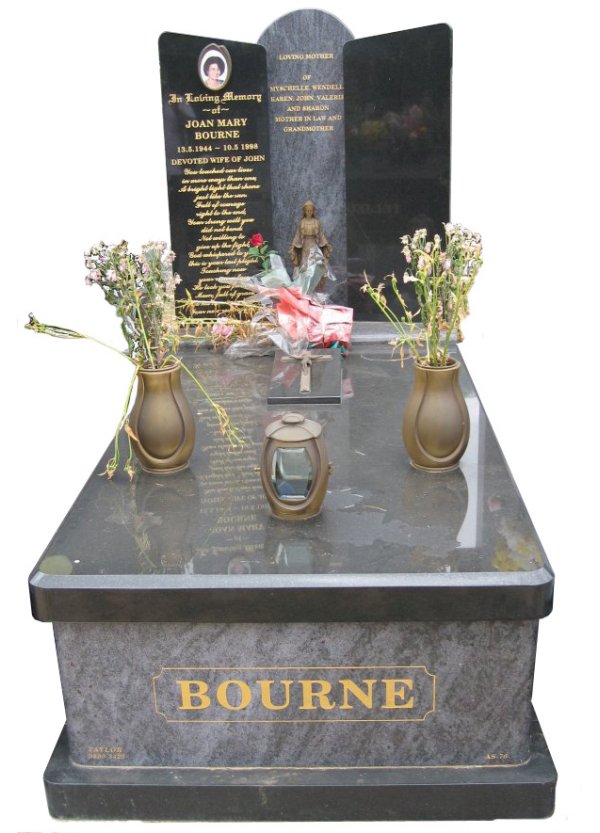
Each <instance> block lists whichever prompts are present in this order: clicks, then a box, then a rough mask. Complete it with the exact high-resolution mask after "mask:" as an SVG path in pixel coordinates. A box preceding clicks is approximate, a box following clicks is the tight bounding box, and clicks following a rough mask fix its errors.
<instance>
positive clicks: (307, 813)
mask: <svg viewBox="0 0 600 833" xmlns="http://www.w3.org/2000/svg"><path fill="white" fill-rule="evenodd" d="M44 783H45V787H46V796H47V800H48V808H49V810H50V814H51V815H52V816H54V817H55V818H64V819H91V820H109V819H123V820H132V819H139V820H142V821H319V820H320V821H349V820H354V821H359V820H365V821H382V820H387V821H391V820H429V821H435V820H491V819H500V818H546V817H548V816H550V815H552V812H553V810H554V795H555V788H556V770H555V768H554V764H553V762H552V758H551V756H550V753H549V751H548V748H547V746H546V742H545V740H544V736H543V734H542V731H541V728H540V726H539V724H538V723H537V721H535V720H534V722H533V724H532V730H531V757H530V758H529V760H528V761H527V762H526V763H524V764H522V765H520V766H491V767H418V766H417V767H395V768H394V767H379V768H354V769H353V768H338V769H327V770H319V769H300V770H298V769H297V770H292V769H287V770H286V769H280V770H278V769H270V768H262V769H260V768H248V769H237V770H236V769H234V768H231V769H229V768H205V769H201V768H182V769H177V768H167V767H158V768H153V769H148V768H140V767H103V768H97V767H82V766H77V765H75V764H73V763H72V762H71V760H70V758H69V753H68V740H67V733H66V729H65V730H63V732H62V734H61V735H60V738H59V740H58V743H57V745H56V748H55V750H54V752H53V754H52V757H51V759H50V762H49V764H48V767H47V768H46V772H45V774H44Z"/></svg>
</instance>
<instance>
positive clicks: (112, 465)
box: [102, 365, 139, 480]
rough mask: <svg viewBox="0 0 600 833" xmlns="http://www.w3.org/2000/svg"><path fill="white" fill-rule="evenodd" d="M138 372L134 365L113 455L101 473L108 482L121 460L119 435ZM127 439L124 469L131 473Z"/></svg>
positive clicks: (130, 457) (131, 450)
mask: <svg viewBox="0 0 600 833" xmlns="http://www.w3.org/2000/svg"><path fill="white" fill-rule="evenodd" d="M138 370H139V367H138V365H136V368H135V371H134V373H133V376H132V377H131V382H130V383H129V388H128V389H127V396H126V397H125V404H124V406H123V410H122V412H121V417H120V419H119V422H118V425H117V429H116V431H115V439H114V454H113V456H112V457H111V458H110V460H109V461H108V463H107V464H106V469H105V470H104V471H103V472H102V473H103V474H106V476H107V477H108V478H109V480H110V478H111V477H112V476H113V474H114V473H115V471H116V470H117V468H118V467H119V460H120V459H121V452H120V451H119V434H120V433H121V431H122V430H123V426H124V425H125V422H126V420H127V414H128V412H129V403H130V401H131V392H132V391H133V386H134V384H135V380H136V379H137V375H138ZM127 439H128V441H129V456H128V458H127V463H126V466H125V468H126V470H127V471H131V460H132V457H133V448H132V447H131V439H130V437H129V435H128V436H127Z"/></svg>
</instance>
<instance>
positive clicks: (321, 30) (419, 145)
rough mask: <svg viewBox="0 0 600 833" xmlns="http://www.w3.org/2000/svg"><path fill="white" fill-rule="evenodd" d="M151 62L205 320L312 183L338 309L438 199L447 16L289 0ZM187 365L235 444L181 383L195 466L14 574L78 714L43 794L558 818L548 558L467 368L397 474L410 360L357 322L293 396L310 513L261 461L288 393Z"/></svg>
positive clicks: (93, 501)
mask: <svg viewBox="0 0 600 833" xmlns="http://www.w3.org/2000/svg"><path fill="white" fill-rule="evenodd" d="M425 47H427V48H425ZM417 49H419V50H420V49H425V52H424V53H423V54H424V55H425V56H426V60H425V58H424V59H423V62H421V63H419V64H418V65H417V66H415V65H414V60H413V59H414V56H415V54H416V53H415V50H417ZM160 60H161V79H162V90H163V112H164V120H165V143H166V151H167V153H166V156H167V174H168V193H169V205H170V212H171V225H172V236H173V239H172V245H173V248H174V249H175V250H176V251H177V252H178V258H179V261H178V263H177V269H178V271H179V272H180V273H181V274H182V277H183V279H184V282H183V286H184V288H186V289H188V290H189V291H190V292H192V291H193V292H194V293H196V297H199V298H200V299H202V300H203V301H205V302H206V314H207V315H208V314H212V315H214V314H215V311H218V309H219V303H220V302H221V301H222V300H223V299H224V298H231V297H233V296H231V295H227V294H225V295H224V294H223V293H229V292H231V291H232V289H231V287H224V286H223V285H222V284H220V283H218V281H217V280H216V278H217V277H219V276H224V275H226V274H228V275H236V274H243V273H244V272H245V270H246V269H247V268H248V263H247V259H246V255H245V241H246V238H247V237H249V236H250V234H252V233H254V232H257V231H259V232H261V233H262V234H263V235H264V236H265V237H270V236H272V239H273V241H274V242H275V244H276V246H277V247H278V248H279V249H280V251H281V252H282V254H285V253H286V251H287V247H288V246H289V243H290V241H291V240H292V239H293V236H294V225H295V224H296V223H297V221H298V208H299V206H301V205H302V204H303V203H304V202H305V201H307V200H311V201H313V202H314V203H315V204H316V206H317V209H318V214H319V218H320V219H321V221H322V223H323V227H324V228H325V229H326V232H327V239H328V241H329V242H330V243H331V247H332V251H331V264H332V272H333V274H334V276H335V278H336V280H335V281H331V283H332V284H334V285H333V287H331V286H330V287H329V289H330V291H331V292H332V293H337V295H338V296H339V295H340V294H343V295H344V298H345V297H346V293H347V295H348V298H349V299H350V300H352V298H353V293H354V289H355V285H354V279H355V277H356V275H357V274H358V273H359V272H362V270H365V271H367V272H368V273H369V274H377V273H379V270H380V269H381V268H382V267H381V264H382V263H384V264H385V263H388V261H387V260H386V258H389V259H390V260H389V263H390V264H391V261H392V260H393V252H392V249H393V247H394V245H395V242H394V241H395V238H396V237H398V236H399V235H400V234H401V233H403V232H404V231H407V230H409V229H406V228H403V227H402V224H403V223H411V224H414V223H415V222H416V221H417V220H419V223H418V224H420V218H423V223H425V222H428V223H430V225H431V227H432V228H435V227H436V224H439V223H441V222H442V221H444V220H446V219H448V217H449V185H450V170H449V159H450V149H449V138H450V134H449V123H450V122H449V119H450V99H449V95H450V69H451V39H450V30H449V29H448V27H446V26H433V27H424V28H423V29H418V30H413V31H411V32H404V33H403V32H400V33H395V34H393V35H383V36H380V37H379V38H367V39H364V40H363V41H360V40H356V41H354V40H352V38H351V35H350V33H349V32H348V31H347V30H346V29H345V27H344V26H343V25H342V24H341V23H339V21H337V20H335V19H333V18H330V16H328V15H324V13H322V12H314V11H301V12H295V13H293V14H292V15H287V16H286V17H284V18H282V20H281V21H277V22H276V23H274V24H273V25H272V26H271V27H269V28H268V29H267V30H266V32H265V33H264V35H263V36H262V37H261V45H252V44H239V43H234V42H230V41H226V40H223V39H222V38H220V37H211V38H204V37H191V36H187V35H174V34H165V35H163V36H162V37H161V39H160ZM424 67H426V69H423V68H424ZM344 98H345V100H344ZM342 103H343V104H344V105H345V110H344V112H342ZM300 128H302V129H300ZM386 159H387V160H388V161H385V160H386ZM344 160H345V161H344ZM344 195H346V196H344ZM390 241H391V242H390ZM398 248H399V245H398ZM379 258H382V260H380V259H379ZM384 268H385V269H387V268H388V267H387V265H386V266H385V267H384ZM233 291H235V290H233ZM337 299H338V298H337V296H336V300H337ZM363 312H365V311H363ZM454 352H455V354H457V355H458V348H454ZM188 353H189V355H187V354H188ZM185 359H186V362H187V363H188V364H189V366H190V367H191V368H192V370H194V371H195V372H196V373H198V374H200V375H201V376H202V378H203V380H205V382H206V385H207V387H208V388H209V389H210V391H211V392H212V394H213V395H214V396H215V398H216V399H218V400H219V401H220V402H222V403H223V405H224V406H225V407H226V408H227V409H228V410H229V411H230V414H231V417H232V419H233V420H234V422H235V423H236V424H237V425H239V426H240V428H242V429H243V430H244V433H245V435H246V437H247V442H246V445H245V446H244V447H242V448H239V449H237V450H235V451H233V452H230V451H228V450H227V449H226V448H225V447H224V446H223V442H222V439H221V437H220V436H219V434H218V431H217V429H216V428H215V427H214V424H213V423H212V422H211V420H210V417H209V409H208V405H207V404H206V402H205V401H204V400H203V399H202V398H201V397H200V396H199V394H198V391H197V389H195V388H194V387H192V386H191V385H189V386H187V390H186V392H187V396H188V398H189V399H190V401H191V404H192V406H193V410H194V411H195V412H197V413H198V417H199V422H198V430H199V434H200V441H199V442H198V443H197V446H196V449H195V451H194V454H193V456H192V459H191V462H190V468H189V470H187V471H185V472H180V473H177V474H173V475H170V476H163V475H161V476H151V475H148V474H146V473H143V472H141V473H139V474H138V475H136V478H135V479H134V480H133V482H129V480H128V479H127V478H126V477H125V476H124V475H121V474H117V475H116V476H115V477H114V479H113V481H112V482H111V483H110V484H109V483H107V482H106V481H105V480H103V479H100V478H98V477H96V475H95V473H94V474H92V476H91V477H90V479H89V481H88V483H87V484H86V485H85V487H84V489H83V491H82V492H81V494H80V496H79V497H78V499H77V501H76V502H75V504H74V506H73V508H72V510H71V512H70V513H69V515H68V516H67V518H66V519H65V521H64V522H63V524H62V525H61V526H60V527H59V529H58V531H57V533H56V534H55V536H54V537H53V539H52V540H51V542H50V543H49V545H48V548H47V550H46V551H45V553H44V554H43V555H42V557H41V559H40V561H39V562H38V564H37V565H36V567H35V568H34V570H33V572H32V574H31V577H30V592H31V602H32V610H33V614H34V616H35V617H36V618H37V619H39V620H41V621H45V622H53V624H54V629H55V635H56V643H57V653H58V661H59V667H60V673H61V683H62V687H63V694H64V699H65V706H66V712H67V724H66V727H65V730H64V731H63V733H62V735H61V737H60V738H59V741H58V744H57V747H56V749H55V751H54V753H53V755H52V758H51V760H50V763H49V765H48V768H47V770H46V773H45V784H46V790H47V796H48V804H49V808H50V812H51V813H52V815H54V816H57V817H61V818H87V819H113V818H115V819H117V818H118V819H148V820H167V819H178V820H194V819H198V820H199V819H222V820H225V819H228V820H252V819H257V820H258V819H261V820H262V819H264V820H275V819H277V820H283V819H290V820H301V819H304V820H318V819H331V820H341V819H348V820H353V819H383V820H389V819H491V818H519V817H531V818H537V817H543V816H547V815H549V814H551V813H552V810H553V806H554V789H555V783H556V772H555V770H554V766H553V764H552V760H551V757H550V754H549V752H548V749H547V747H546V745H545V742H544V738H543V735H542V733H541V729H540V727H539V725H538V723H537V721H536V718H535V714H534V712H533V709H532V706H531V689H532V683H533V673H534V667H535V653H536V639H537V630H538V622H539V620H540V619H541V618H543V617H545V616H546V615H548V614H549V613H550V612H551V608H552V596H553V582H554V577H553V574H552V570H551V568H550V565H549V564H548V562H547V559H546V557H545V555H544V553H543V550H542V548H541V545H540V542H539V540H538V538H537V536H536V533H535V530H534V529H533V527H532V524H531V521H530V519H529V516H528V514H527V510H526V508H525V506H524V504H523V501H522V499H521V497H520V495H519V493H518V490H517V489H516V487H515V484H514V482H513V480H512V477H511V475H510V472H509V471H508V469H507V466H506V463H505V460H504V457H503V455H502V452H501V449H500V448H499V446H498V443H497V440H496V438H495V436H494V433H493V430H492V428H491V426H490V424H489V422H488V421H487V418H486V415H485V412H484V410H483V408H482V407H481V405H480V402H479V399H478V397H477V394H476V392H475V390H474V388H473V385H472V382H471V380H470V378H469V376H468V373H465V374H464V375H463V388H464V391H465V395H466V400H467V404H468V407H469V412H470V419H471V425H472V435H471V442H470V445H469V447H468V449H467V452H466V454H465V456H464V457H463V460H462V461H461V465H460V468H459V469H457V470H455V471H452V472H447V473H445V474H443V475H431V474H429V473H426V472H419V471H415V470H413V469H411V467H410V465H409V463H408V461H407V459H406V457H405V455H404V452H403V450H402V448H401V440H400V428H399V425H400V421H401V412H402V403H403V401H404V400H405V399H406V397H407V395H408V391H409V387H410V385H411V381H412V380H411V376H410V373H409V372H408V371H403V372H401V371H400V367H399V364H398V363H397V362H395V361H393V360H391V357H390V348H389V347H388V346H387V345H386V344H381V343H377V341H376V340H375V338H374V337H373V334H372V331H371V329H370V325H368V324H364V325H363V326H362V327H360V326H359V327H358V328H357V331H356V333H355V336H354V339H353V349H352V352H351V353H350V355H349V356H348V358H347V359H346V360H345V361H344V369H343V374H344V378H343V384H342V391H343V396H342V398H341V399H337V398H336V399H321V400H318V399H317V400H302V398H299V399H298V400H297V404H295V405H294V410H296V409H300V410H301V413H303V414H304V415H305V416H307V417H308V418H310V419H311V420H316V421H317V422H319V423H320V424H321V425H324V426H325V431H326V436H327V446H328V450H329V454H330V459H331V461H332V464H333V474H332V476H331V479H330V481H329V489H328V492H327V496H326V498H325V503H324V506H323V509H322V512H321V514H320V515H319V516H318V517H316V518H313V519H311V520H308V521H304V522H296V523H289V522H286V521H284V520H280V519H277V518H273V517H271V516H270V515H269V513H268V509H267V503H266V500H265V497H264V494H263V492H262V488H261V485H260V477H259V474H258V472H257V470H256V467H257V464H258V460H259V457H260V448H261V444H262V437H263V433H264V429H265V427H266V425H268V424H269V423H270V422H271V421H272V420H273V418H274V417H275V416H276V415H277V414H278V413H279V412H280V408H281V405H280V404H279V401H280V400H278V399H277V397H276V393H277V392H275V393H274V391H273V389H272V387H271V388H270V387H269V385H270V379H271V368H272V358H271V357H262V358H253V359H249V360H245V361H243V362H231V361H228V360H226V359H224V358H223V356H221V355H218V354H215V353H211V352H208V351H202V352H193V351H192V349H186V356H185ZM299 364H300V362H290V366H291V365H299ZM321 368H322V369H321V370H319V363H318V362H315V363H314V365H313V366H312V367H310V373H311V374H315V378H316V374H317V372H322V373H326V372H328V370H329V372H331V371H332V369H333V368H334V362H333V361H324V362H321ZM335 372H336V374H337V373H339V369H338V370H335ZM300 375H301V371H300ZM305 376H306V369H305ZM312 378H313V377H312V375H311V381H312ZM305 381H306V380H305ZM269 395H272V396H275V398H274V399H273V400H272V402H273V404H272V405H271V406H269V402H268V399H269Z"/></svg>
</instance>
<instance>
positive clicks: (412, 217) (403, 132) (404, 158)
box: [344, 24, 452, 320]
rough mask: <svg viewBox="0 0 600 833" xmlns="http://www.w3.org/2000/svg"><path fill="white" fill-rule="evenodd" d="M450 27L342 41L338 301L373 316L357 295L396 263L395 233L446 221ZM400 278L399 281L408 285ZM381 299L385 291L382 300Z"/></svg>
mask: <svg viewBox="0 0 600 833" xmlns="http://www.w3.org/2000/svg"><path fill="white" fill-rule="evenodd" d="M451 73H452V30H451V29H450V28H449V27H448V26H447V25H445V24H438V25H435V26H424V27H422V28H419V29H409V30H407V31H405V32H394V33H391V34H387V35H378V36H376V37H370V38H362V39H360V40H356V41H352V42H350V43H347V44H346V46H345V47H344V83H345V92H344V100H345V127H346V180H347V214H348V303H349V305H350V306H353V307H354V310H355V319H363V320H369V319H370V320H374V319H377V318H378V317H379V314H378V311H377V309H376V307H375V305H374V304H373V303H372V302H371V300H370V299H369V298H368V296H366V295H364V294H363V293H361V292H360V291H359V290H360V286H361V285H362V283H363V280H364V278H363V273H364V272H365V271H366V272H367V274H368V275H369V276H370V278H372V279H373V280H374V281H375V282H376V283H377V282H379V281H380V280H381V279H382V278H383V277H384V276H385V275H388V274H390V273H391V272H395V273H396V275H397V276H398V277H401V276H402V275H403V273H404V269H405V267H406V264H405V261H404V258H403V256H402V253H401V248H402V246H401V243H400V240H399V238H400V237H401V235H403V234H412V233H413V232H414V231H415V230H416V229H418V228H426V229H427V230H428V231H429V234H430V239H431V237H432V236H433V234H435V233H439V234H441V235H442V237H443V228H442V223H444V222H447V221H448V220H449V219H450V96H451ZM408 286H409V285H406V287H404V288H405V289H408ZM388 300H389V298H388Z"/></svg>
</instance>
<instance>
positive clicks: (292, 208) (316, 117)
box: [259, 9, 352, 300]
mask: <svg viewBox="0 0 600 833" xmlns="http://www.w3.org/2000/svg"><path fill="white" fill-rule="evenodd" d="M351 38H352V34H351V32H350V31H349V30H348V29H347V28H346V27H345V26H344V25H343V24H342V23H341V22H340V21H339V20H338V19H337V18H335V17H333V16H332V15H330V14H327V13H325V12H321V11H318V10H316V9H302V10H300V11H297V12H291V13H290V14H287V15H284V16H283V17H281V18H279V19H278V20H276V21H275V22H274V23H273V24H272V25H271V26H269V28H268V29H267V30H266V31H265V32H264V33H263V34H262V35H261V37H260V38H259V43H261V44H262V45H263V46H264V47H265V48H266V50H267V69H268V77H269V115H270V133H271V183H272V191H273V230H274V240H273V243H274V246H275V248H276V249H277V251H279V253H280V254H281V255H284V256H285V258H286V262H287V264H288V266H289V265H290V262H289V257H288V249H289V247H290V245H291V243H292V240H293V239H294V234H295V231H296V228H297V226H298V223H299V221H300V219H301V217H302V206H303V204H304V203H305V202H306V201H307V200H311V201H313V202H314V203H315V205H316V208H317V216H318V218H319V220H320V221H321V225H322V228H323V231H324V233H325V236H326V237H327V239H328V241H329V243H330V245H331V246H332V249H333V251H332V255H331V260H330V266H331V270H332V272H333V273H334V274H335V276H336V278H337V283H336V284H334V285H333V286H331V285H329V286H328V287H327V290H328V292H329V293H330V294H331V295H332V297H333V298H335V299H336V300H343V299H344V297H345V272H346V263H345V261H346V183H345V162H344V115H343V99H344V84H343V74H342V48H343V46H344V44H345V43H346V42H347V41H348V40H351Z"/></svg>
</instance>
